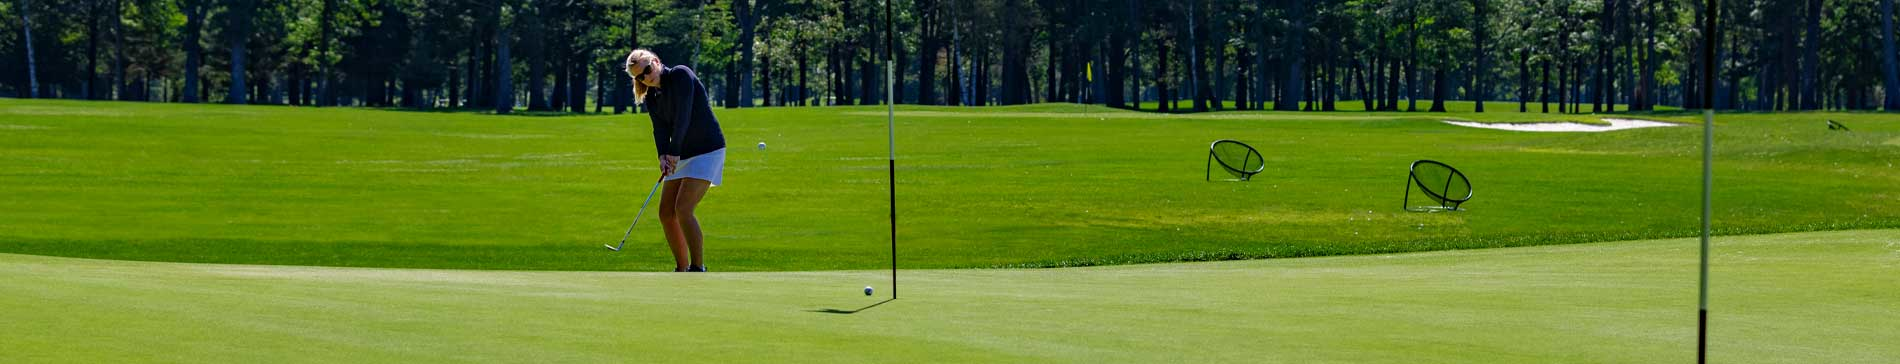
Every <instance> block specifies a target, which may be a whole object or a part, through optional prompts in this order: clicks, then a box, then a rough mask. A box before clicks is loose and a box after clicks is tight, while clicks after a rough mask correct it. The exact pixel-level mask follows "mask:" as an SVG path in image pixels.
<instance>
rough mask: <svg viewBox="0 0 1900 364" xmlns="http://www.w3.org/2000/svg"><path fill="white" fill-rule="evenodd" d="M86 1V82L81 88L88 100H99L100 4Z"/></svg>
mask: <svg viewBox="0 0 1900 364" xmlns="http://www.w3.org/2000/svg"><path fill="white" fill-rule="evenodd" d="M100 1H103V0H86V72H85V75H86V80H85V83H84V84H82V85H83V86H82V87H81V88H82V90H83V91H85V94H86V99H87V100H98V99H99V18H100V16H99V2H100Z"/></svg>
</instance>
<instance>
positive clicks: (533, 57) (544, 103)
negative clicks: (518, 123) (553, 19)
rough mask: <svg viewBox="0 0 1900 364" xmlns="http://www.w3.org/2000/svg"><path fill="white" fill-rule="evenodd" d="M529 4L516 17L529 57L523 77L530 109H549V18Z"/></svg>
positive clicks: (617, 109) (523, 46)
mask: <svg viewBox="0 0 1900 364" xmlns="http://www.w3.org/2000/svg"><path fill="white" fill-rule="evenodd" d="M528 6H529V8H527V9H523V11H522V12H520V13H517V14H519V15H518V16H519V17H517V18H515V19H517V21H521V22H523V24H522V26H523V27H524V28H523V30H524V32H523V34H522V37H521V51H522V52H523V53H526V54H525V55H524V56H523V58H527V59H526V61H527V62H528V73H527V74H525V75H522V77H527V78H528V111H547V110H548V90H547V87H548V76H547V74H548V65H547V62H548V56H547V39H548V36H547V35H546V34H547V32H548V27H547V20H545V19H543V18H542V17H541V9H537V8H536V7H538V6H539V5H528ZM614 107H615V110H616V111H619V110H620V109H621V105H617V104H616V105H614Z"/></svg>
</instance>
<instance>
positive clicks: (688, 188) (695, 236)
mask: <svg viewBox="0 0 1900 364" xmlns="http://www.w3.org/2000/svg"><path fill="white" fill-rule="evenodd" d="M674 182H680V184H679V191H678V194H677V195H669V197H673V198H676V199H677V200H675V201H673V210H672V211H673V214H674V216H675V218H676V219H678V220H679V229H680V231H681V232H682V233H683V234H682V235H684V238H685V240H686V247H687V249H688V250H690V251H691V254H692V261H691V262H690V263H691V264H690V265H688V266H690V267H701V268H704V267H705V266H706V265H705V260H702V259H700V251H701V249H700V248H701V247H703V246H705V244H706V236H705V234H703V233H702V232H701V231H700V230H699V216H697V215H694V214H693V210H694V209H696V208H698V207H699V202H700V201H701V200H702V199H704V198H705V197H706V190H707V189H710V188H711V187H712V182H709V181H706V180H703V179H698V178H681V179H677V180H674ZM661 206H665V205H664V204H662V205H661ZM662 208H664V207H662Z"/></svg>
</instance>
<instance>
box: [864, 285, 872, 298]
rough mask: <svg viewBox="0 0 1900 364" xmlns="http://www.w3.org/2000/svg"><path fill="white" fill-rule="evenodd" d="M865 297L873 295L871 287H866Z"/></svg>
mask: <svg viewBox="0 0 1900 364" xmlns="http://www.w3.org/2000/svg"><path fill="white" fill-rule="evenodd" d="M864 295H866V296H869V295H871V286H864Z"/></svg>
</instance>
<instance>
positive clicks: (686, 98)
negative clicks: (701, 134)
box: [660, 66, 704, 156]
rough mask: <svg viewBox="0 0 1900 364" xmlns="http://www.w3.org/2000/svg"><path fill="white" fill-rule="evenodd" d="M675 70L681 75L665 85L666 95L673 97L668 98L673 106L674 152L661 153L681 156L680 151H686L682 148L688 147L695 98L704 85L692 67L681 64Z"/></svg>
mask: <svg viewBox="0 0 1900 364" xmlns="http://www.w3.org/2000/svg"><path fill="white" fill-rule="evenodd" d="M673 72H674V73H679V75H678V76H674V77H672V78H671V79H672V80H673V82H672V83H671V84H667V85H665V89H666V90H667V91H666V95H667V97H670V98H671V99H670V100H667V102H668V103H670V104H671V105H668V106H672V108H673V110H672V111H673V130H672V131H673V139H672V140H673V144H672V147H673V150H672V153H660V154H666V155H672V156H680V155H681V154H680V153H684V152H685V151H684V150H682V149H685V148H686V146H685V144H686V143H684V141H685V140H686V128H687V127H688V126H690V125H692V123H693V100H695V99H698V97H699V95H700V92H701V91H700V88H701V87H704V86H701V85H700V84H699V76H697V75H694V74H693V69H691V68H686V67H684V66H681V67H678V68H676V69H675V71H673ZM669 76H670V74H669Z"/></svg>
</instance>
